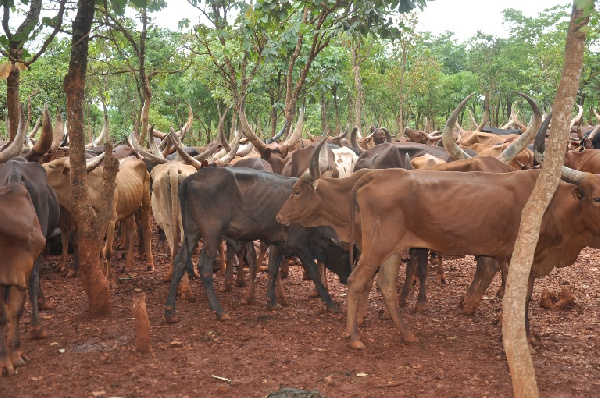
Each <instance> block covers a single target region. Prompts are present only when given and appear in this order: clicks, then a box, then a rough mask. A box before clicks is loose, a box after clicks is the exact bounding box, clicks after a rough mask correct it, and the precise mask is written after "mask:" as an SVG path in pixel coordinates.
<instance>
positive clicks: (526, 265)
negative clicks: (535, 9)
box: [502, 1, 593, 397]
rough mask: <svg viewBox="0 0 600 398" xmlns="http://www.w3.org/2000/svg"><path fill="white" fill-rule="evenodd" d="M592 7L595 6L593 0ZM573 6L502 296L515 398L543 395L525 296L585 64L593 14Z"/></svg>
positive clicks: (558, 173) (557, 180)
mask: <svg viewBox="0 0 600 398" xmlns="http://www.w3.org/2000/svg"><path fill="white" fill-rule="evenodd" d="M590 7H593V1H592V2H591V5H590ZM582 16H583V12H582V10H578V9H577V8H576V7H575V5H573V9H572V13H571V22H570V24H569V29H568V32H567V41H566V44H565V53H564V66H563V69H562V73H561V80H560V84H559V86H558V91H557V93H556V97H555V99H554V104H553V106H552V110H553V116H552V127H551V128H550V137H549V140H548V144H547V147H546V152H545V156H544V166H543V168H542V172H541V174H540V176H539V177H538V179H537V181H536V184H535V187H534V189H533V192H532V193H531V197H530V198H529V201H528V202H527V204H526V205H525V208H524V209H523V212H522V213H521V226H520V228H519V234H518V235H517V241H516V242H515V249H514V252H513V257H512V260H511V263H510V269H509V273H508V280H507V282H506V293H505V295H504V300H503V305H502V308H503V321H502V335H503V341H504V350H505V351H506V357H507V360H508V365H509V367H510V374H511V377H512V382H513V392H514V395H515V397H537V396H538V395H539V392H538V388H537V383H536V381H535V372H534V369H533V363H532V361H531V356H530V354H529V345H528V343H527V337H526V335H525V300H526V295H527V281H528V279H529V274H530V271H531V264H532V262H533V257H534V252H535V247H536V245H537V241H538V239H539V232H540V226H541V223H542V217H543V215H544V212H545V211H546V208H547V207H548V204H549V203H550V201H551V200H552V197H553V195H554V192H555V191H556V188H557V186H558V183H559V180H560V175H561V167H562V164H563V160H564V148H565V144H566V143H567V140H568V135H569V122H570V118H571V110H572V109H573V105H574V103H575V96H576V95H577V88H578V86H579V78H580V77H581V70H582V65H583V51H584V47H585V33H584V32H582V30H581V28H582V27H583V26H586V25H587V23H588V21H589V18H583V17H582Z"/></svg>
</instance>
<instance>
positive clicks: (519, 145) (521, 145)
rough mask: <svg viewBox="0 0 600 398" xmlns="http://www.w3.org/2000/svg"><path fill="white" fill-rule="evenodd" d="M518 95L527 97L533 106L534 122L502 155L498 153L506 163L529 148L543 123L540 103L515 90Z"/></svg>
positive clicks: (500, 158) (499, 157) (499, 158)
mask: <svg viewBox="0 0 600 398" xmlns="http://www.w3.org/2000/svg"><path fill="white" fill-rule="evenodd" d="M514 93H515V94H517V95H520V96H521V97H523V98H525V100H527V102H528V103H529V105H530V106H531V110H532V112H533V122H532V123H531V127H530V128H528V129H527V131H526V132H524V133H523V134H521V135H520V136H519V138H517V139H516V140H515V141H513V142H512V143H511V144H510V145H509V146H508V147H506V149H505V150H504V151H502V153H501V154H500V155H498V157H497V159H498V160H500V161H501V162H504V163H506V164H508V163H510V162H511V161H512V160H513V159H514V158H515V157H516V156H517V155H518V154H519V152H521V151H522V150H523V149H525V148H527V145H529V144H530V143H531V141H533V140H534V139H535V136H536V133H537V131H538V129H539V127H540V125H541V124H542V112H540V107H539V106H538V104H537V103H536V102H535V101H534V100H533V99H532V98H531V97H530V96H528V95H527V94H524V93H521V92H518V91H515V92H514Z"/></svg>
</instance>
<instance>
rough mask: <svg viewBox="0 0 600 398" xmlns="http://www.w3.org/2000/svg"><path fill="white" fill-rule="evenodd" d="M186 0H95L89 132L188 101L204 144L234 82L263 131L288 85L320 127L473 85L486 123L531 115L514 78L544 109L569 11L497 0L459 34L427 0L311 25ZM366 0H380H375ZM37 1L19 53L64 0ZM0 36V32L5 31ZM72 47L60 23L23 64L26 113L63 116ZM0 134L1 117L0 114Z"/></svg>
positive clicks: (405, 116) (172, 111)
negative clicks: (436, 16) (435, 23)
mask: <svg viewBox="0 0 600 398" xmlns="http://www.w3.org/2000/svg"><path fill="white" fill-rule="evenodd" d="M24 3H27V2H21V3H20V4H19V3H18V2H17V4H15V5H14V7H13V8H11V13H12V14H11V17H12V20H11V21H12V22H13V23H15V24H16V23H18V22H15V21H18V18H19V16H20V15H24V14H25V12H26V11H27V7H28V5H26V4H24ZM63 3H64V1H63ZM190 3H192V4H193V5H194V6H195V7H196V8H197V9H198V10H200V11H201V13H202V14H203V15H204V16H205V18H202V19H201V20H203V21H204V22H202V23H199V24H195V25H193V24H192V23H191V21H189V20H188V21H185V20H184V21H183V22H182V23H180V26H179V29H177V30H171V29H164V28H160V27H159V26H158V23H157V21H158V20H160V16H161V10H163V9H164V7H165V4H166V3H165V2H163V1H141V0H140V1H131V2H122V1H121V2H119V1H113V2H108V3H103V2H98V6H97V12H96V21H95V23H94V24H93V30H92V32H90V38H91V41H90V49H89V54H90V62H89V64H88V79H87V84H86V99H87V103H86V107H85V113H86V115H85V120H86V127H85V128H86V131H85V133H86V137H88V141H89V140H91V139H92V137H97V136H98V134H99V133H100V130H101V129H102V123H103V112H106V115H107V117H108V120H109V125H110V134H111V136H112V137H113V139H114V141H115V142H120V141H125V138H126V137H127V136H128V135H129V134H130V133H131V131H133V130H136V131H139V130H140V128H141V127H140V126H142V125H144V124H143V123H142V120H141V119H142V118H143V112H142V109H143V105H144V103H146V104H147V106H148V119H147V123H149V124H155V125H156V129H158V130H161V131H167V132H168V131H169V128H170V127H174V128H175V129H179V128H180V127H181V126H182V125H183V124H184V123H185V121H186V120H187V118H188V107H187V105H186V104H189V105H190V106H191V108H192V110H193V113H194V124H193V128H192V132H191V133H188V134H187V135H186V143H187V144H188V145H205V144H206V143H207V142H209V141H211V140H212V139H214V138H215V134H216V126H217V124H218V122H219V115H220V114H221V113H222V112H225V111H226V109H229V107H230V106H233V108H234V109H236V108H237V107H236V106H235V104H236V96H238V99H239V97H240V93H239V90H243V97H244V99H245V110H246V115H247V118H248V120H249V121H250V122H251V124H252V126H253V127H255V128H256V129H257V130H258V131H259V132H260V134H262V136H263V137H269V136H273V135H275V134H276V132H277V131H278V130H279V129H280V128H281V127H282V126H283V123H284V116H285V115H284V113H285V108H286V103H289V102H290V101H289V98H287V97H288V96H289V93H290V91H294V94H296V91H297V98H296V99H295V101H294V102H293V105H294V106H295V108H298V107H299V106H304V107H305V108H306V123H305V130H304V131H305V135H307V134H312V135H320V134H322V132H324V131H325V130H327V129H331V130H332V131H333V132H334V133H336V134H337V133H339V132H341V131H343V130H344V129H345V128H346V127H347V126H353V125H357V126H359V127H360V130H361V131H363V132H365V131H367V130H368V128H369V127H370V126H372V125H378V126H385V127H387V128H388V129H389V130H390V131H391V132H392V134H397V133H399V132H402V131H403V129H404V128H405V127H412V128H419V129H428V130H429V131H432V130H436V129H439V128H440V127H441V126H443V123H444V122H445V120H446V117H447V116H448V114H449V113H450V112H451V111H452V109H454V108H455V106H456V105H457V104H458V102H460V101H461V100H462V99H463V98H464V97H465V96H466V95H468V94H469V93H471V92H477V93H478V94H479V96H478V97H477V99H476V100H475V101H471V105H470V109H469V111H470V113H471V114H472V115H473V116H474V117H475V119H476V120H477V122H479V121H480V120H481V118H482V116H483V113H484V110H485V109H486V108H487V110H488V113H489V123H488V124H491V125H495V126H500V125H503V124H505V123H507V122H508V121H509V119H510V115H511V112H513V111H516V112H517V116H518V117H519V119H520V120H521V121H523V122H524V123H527V122H528V121H529V117H530V114H529V107H528V106H526V104H525V103H522V102H520V101H519V100H518V99H517V98H518V97H515V96H514V95H513V93H512V92H513V91H522V92H525V93H528V94H529V95H531V96H532V97H533V98H535V99H536V101H538V103H539V104H540V106H541V107H542V109H543V110H544V111H548V110H549V107H550V106H551V104H552V101H553V99H554V96H555V94H556V87H557V85H558V80H559V78H560V72H561V68H562V62H563V58H562V54H563V51H564V44H565V37H566V30H567V29H566V26H567V24H568V20H569V15H570V5H568V4H565V5H564V6H555V7H552V8H549V9H546V10H544V11H543V12H542V13H540V14H539V15H538V16H535V17H527V16H525V15H524V14H523V13H522V12H521V11H518V10H514V9H505V10H504V11H503V12H502V16H503V20H504V24H505V25H506V26H508V27H509V32H510V33H509V35H508V37H506V38H500V37H495V36H492V35H487V34H484V33H481V32H478V33H477V34H476V35H474V36H473V37H471V38H470V39H468V40H465V41H461V42H459V41H458V40H457V39H456V38H455V37H454V35H453V33H452V32H446V33H443V34H433V33H431V32H419V31H418V30H417V24H418V18H419V15H420V13H419V12H418V10H417V9H418V8H419V7H421V6H423V5H424V4H425V2H424V1H416V2H408V3H411V6H412V7H414V6H415V5H416V6H417V9H415V10H413V11H411V12H408V13H402V14H401V13H399V12H397V11H398V10H400V8H399V7H397V8H396V9H395V11H390V10H391V9H383V8H385V7H383V8H382V9H378V10H375V11H377V13H375V12H374V13H373V16H374V18H375V17H376V18H380V19H381V18H383V21H384V22H385V23H381V24H379V25H377V24H374V23H373V21H369V22H368V23H367V24H365V23H364V20H367V21H368V18H364V20H363V21H361V22H358V21H356V20H352V19H351V18H345V19H344V18H343V16H340V14H339V10H335V12H332V13H331V14H330V15H329V20H328V21H325V22H324V23H323V24H321V25H318V24H317V23H315V21H318V20H317V19H316V18H315V19H311V18H310V16H311V14H310V13H309V15H308V18H303V15H302V12H300V10H301V9H302V8H301V6H300V5H299V2H292V1H257V2H244V1H238V2H233V1H226V2H216V1H208V2H206V1H205V2H196V1H190ZM312 3H314V4H313V6H314V10H313V11H312V12H314V15H315V16H316V15H317V14H318V10H319V7H325V6H324V5H322V4H319V3H324V4H326V3H329V2H328V1H313V2H312ZM368 3H373V4H375V6H377V5H378V3H382V2H376V1H375V2H368ZM383 3H385V2H383ZM43 4H44V11H43V15H48V16H46V17H44V18H42V19H41V23H40V24H39V25H38V26H37V27H36V30H35V31H34V32H33V33H30V36H29V38H28V40H27V41H25V45H24V46H23V51H24V55H23V59H27V55H28V54H34V53H36V51H38V49H39V48H40V46H41V45H42V43H43V38H44V31H45V30H46V31H50V30H52V28H53V26H54V24H55V23H56V18H53V16H54V14H55V13H56V10H58V7H59V4H60V1H47V2H46V1H45V2H44V3H43ZM74 6H75V5H74V4H72V5H71V7H74ZM65 7H66V8H65V12H64V17H63V23H62V28H61V31H63V32H65V33H68V31H69V29H70V19H69V18H70V17H74V15H75V10H74V9H69V3H66V4H65ZM125 11H126V12H125ZM366 12H368V11H366ZM336 13H337V14H336ZM363 15H364V14H363ZM367 16H368V15H367ZM448 17H451V16H448ZM465 23H468V21H466V22H465ZM361 24H363V25H361ZM589 25H590V26H591V27H592V28H591V30H590V31H589V32H588V34H587V39H586V41H587V42H586V50H585V56H584V57H585V58H584V69H583V74H582V78H581V83H580V86H579V91H578V95H577V101H576V103H577V104H579V105H581V106H583V108H584V119H583V120H584V121H583V124H597V121H595V118H594V111H598V110H600V104H599V102H600V46H599V44H598V39H599V34H600V32H599V30H598V12H597V11H595V12H594V13H593V15H592V17H591V21H590V24H589ZM300 37H303V38H304V40H299V38H300ZM2 39H5V38H0V44H1V45H6V43H5V42H4V41H3V40H2ZM298 43H300V44H299V46H300V47H299V48H298ZM314 43H318V48H317V49H318V51H314ZM319 46H320V47H319ZM69 47H70V37H69V36H68V35H67V34H58V36H57V37H56V38H55V39H54V40H52V41H51V42H50V43H49V45H48V46H47V48H46V49H45V51H44V52H43V53H42V54H41V56H40V57H39V58H37V59H36V60H35V62H33V63H31V64H29V65H27V68H23V70H21V71H20V79H19V84H20V86H19V90H20V94H19V98H21V101H25V99H28V98H29V99H30V101H31V104H32V109H34V112H33V115H28V118H29V119H35V118H36V117H37V116H36V115H37V114H39V111H38V110H39V109H41V108H42V106H43V104H44V103H47V104H49V105H50V106H51V107H54V108H58V109H59V110H60V111H61V112H63V115H64V116H66V115H65V114H64V112H65V108H66V96H65V92H64V90H63V79H64V76H65V75H66V73H67V70H68V66H69V59H70V50H69ZM6 48H8V47H6ZM294 57H296V58H294ZM292 58H294V62H293V64H292V62H291V59H292ZM224 59H227V60H229V61H230V62H229V63H228V64H229V66H231V67H232V69H233V71H232V70H230V69H227V68H228V65H226V63H225V62H223V60H224ZM3 62H4V63H5V62H7V58H4V59H0V65H1V64H2V63H3ZM304 73H305V76H304V75H303V74H304ZM290 74H291V75H290ZM232 76H235V77H232ZM288 76H289V77H290V78H289V79H288ZM233 79H235V80H236V81H232V80H233ZM288 80H289V82H292V83H289V82H288ZM300 82H301V84H300ZM145 83H147V84H148V86H146V84H145ZM6 84H7V80H4V79H0V121H4V122H5V121H6V119H7V115H8V109H7V106H6V105H5V104H6V103H7V98H6V96H7V89H6ZM236 90H237V92H236ZM150 98H151V101H149V99H150ZM513 101H515V102H513ZM292 112H295V111H292ZM576 112H577V109H573V113H574V114H575V113H576ZM230 115H231V117H230V118H228V122H227V123H228V125H227V127H228V131H229V130H231V129H232V127H233V126H234V125H235V121H236V115H234V112H231V113H230ZM460 123H461V124H463V125H464V127H465V128H470V127H471V120H470V117H469V116H468V114H463V117H462V118H461V120H460ZM0 137H1V138H4V139H6V138H8V133H7V127H6V124H5V123H0Z"/></svg>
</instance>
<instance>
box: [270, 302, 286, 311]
mask: <svg viewBox="0 0 600 398" xmlns="http://www.w3.org/2000/svg"><path fill="white" fill-rule="evenodd" d="M282 308H283V307H282V306H281V304H267V310H269V311H279V310H280V309H282Z"/></svg>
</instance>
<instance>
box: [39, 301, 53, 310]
mask: <svg viewBox="0 0 600 398" xmlns="http://www.w3.org/2000/svg"><path fill="white" fill-rule="evenodd" d="M38 308H39V309H40V310H52V309H54V306H53V305H52V304H50V302H49V301H48V300H41V301H38Z"/></svg>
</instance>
